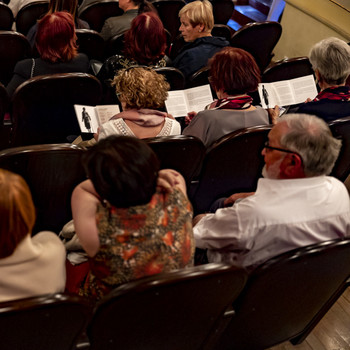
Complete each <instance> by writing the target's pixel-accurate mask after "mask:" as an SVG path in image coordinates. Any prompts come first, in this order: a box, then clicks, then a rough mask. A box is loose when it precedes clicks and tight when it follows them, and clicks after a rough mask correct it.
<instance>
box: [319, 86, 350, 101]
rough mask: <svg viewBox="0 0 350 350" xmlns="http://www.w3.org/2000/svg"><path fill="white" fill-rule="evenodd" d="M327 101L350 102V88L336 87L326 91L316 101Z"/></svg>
mask: <svg viewBox="0 0 350 350" xmlns="http://www.w3.org/2000/svg"><path fill="white" fill-rule="evenodd" d="M325 99H327V100H336V101H349V102H350V86H334V87H330V88H327V89H324V90H323V91H321V92H320V93H319V94H318V95H317V96H316V97H315V99H314V101H320V100H325Z"/></svg>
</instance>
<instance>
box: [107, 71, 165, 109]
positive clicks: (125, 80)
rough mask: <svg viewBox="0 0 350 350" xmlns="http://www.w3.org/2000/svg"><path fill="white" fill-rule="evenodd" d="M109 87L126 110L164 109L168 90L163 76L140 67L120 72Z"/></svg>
mask: <svg viewBox="0 0 350 350" xmlns="http://www.w3.org/2000/svg"><path fill="white" fill-rule="evenodd" d="M111 85H112V86H115V90H116V92H117V94H118V95H122V99H121V100H122V101H123V102H125V105H126V108H128V109H141V108H152V109H156V108H161V107H164V103H165V100H166V99H167V97H168V90H169V89H170V85H169V84H168V83H167V81H166V80H165V77H164V76H163V75H161V74H157V73H156V72H155V71H154V70H153V69H151V68H142V67H132V68H127V69H122V70H120V71H119V72H118V74H117V75H116V76H115V77H114V79H113V81H112V84H111Z"/></svg>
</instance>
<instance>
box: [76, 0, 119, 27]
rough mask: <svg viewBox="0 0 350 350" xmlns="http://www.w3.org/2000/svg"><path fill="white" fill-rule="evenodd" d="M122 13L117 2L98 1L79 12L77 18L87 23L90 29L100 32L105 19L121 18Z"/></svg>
mask: <svg viewBox="0 0 350 350" xmlns="http://www.w3.org/2000/svg"><path fill="white" fill-rule="evenodd" d="M123 12H124V11H123V10H122V9H121V8H120V7H119V2H118V1H110V0H108V1H99V2H94V3H91V4H90V5H88V6H86V7H84V8H83V9H81V10H79V18H80V19H82V20H84V21H86V22H88V23H89V26H90V29H93V30H96V31H97V32H100V31H101V29H102V27H103V24H104V23H105V20H106V19H107V18H109V17H115V16H121V15H122V14H123Z"/></svg>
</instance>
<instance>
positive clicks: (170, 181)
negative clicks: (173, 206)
mask: <svg viewBox="0 0 350 350" xmlns="http://www.w3.org/2000/svg"><path fill="white" fill-rule="evenodd" d="M180 176H181V175H180V173H178V172H177V171H175V170H172V169H162V170H160V171H159V173H158V180H157V187H159V188H160V189H161V190H164V191H165V192H171V191H172V190H173V189H174V187H175V186H176V185H178V184H179V183H180Z"/></svg>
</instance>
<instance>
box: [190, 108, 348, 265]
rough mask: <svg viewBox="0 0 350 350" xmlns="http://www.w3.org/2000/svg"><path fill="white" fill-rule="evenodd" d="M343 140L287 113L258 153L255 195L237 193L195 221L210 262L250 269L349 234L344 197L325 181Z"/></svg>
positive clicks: (338, 186)
mask: <svg viewBox="0 0 350 350" xmlns="http://www.w3.org/2000/svg"><path fill="white" fill-rule="evenodd" d="M340 147H341V141H340V140H337V139H335V138H334V137H333V136H332V134H331V132H330V130H329V128H328V126H327V124H326V123H325V122H324V121H323V120H322V119H320V118H317V117H315V116H312V115H306V114H287V115H285V116H283V117H281V118H280V119H279V121H278V122H277V124H276V125H275V126H274V127H273V128H272V130H271V132H270V133H269V135H268V142H267V143H266V144H265V148H264V149H263V151H262V155H263V156H264V159H265V167H264V169H263V176H264V178H263V179H259V181H258V187H257V190H256V192H255V194H250V195H249V194H235V195H233V196H231V197H229V198H227V199H226V201H225V202H224V204H225V205H226V206H227V205H230V204H232V203H233V202H234V201H235V200H237V199H238V198H243V199H241V200H240V201H237V202H236V203H234V205H233V206H232V207H226V208H221V209H218V210H217V211H216V212H215V213H214V214H200V215H198V216H196V218H195V219H194V224H195V226H194V229H193V233H194V236H195V240H196V246H197V247H198V248H202V249H208V252H207V256H208V260H209V262H225V263H230V264H233V265H238V266H244V267H255V266H257V265H258V264H260V263H262V262H264V261H266V260H267V259H269V258H271V257H273V256H276V255H278V254H281V253H283V252H285V251H288V250H292V249H296V248H299V247H302V246H307V245H310V244H315V243H319V242H322V241H326V240H331V239H336V238H342V237H345V236H349V235H350V202H349V194H348V192H347V190H346V188H345V186H344V184H343V183H342V182H340V181H339V180H337V179H335V178H333V177H330V176H327V175H328V174H330V172H331V170H332V168H333V165H334V163H335V161H336V159H337V157H338V154H339V150H340Z"/></svg>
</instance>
